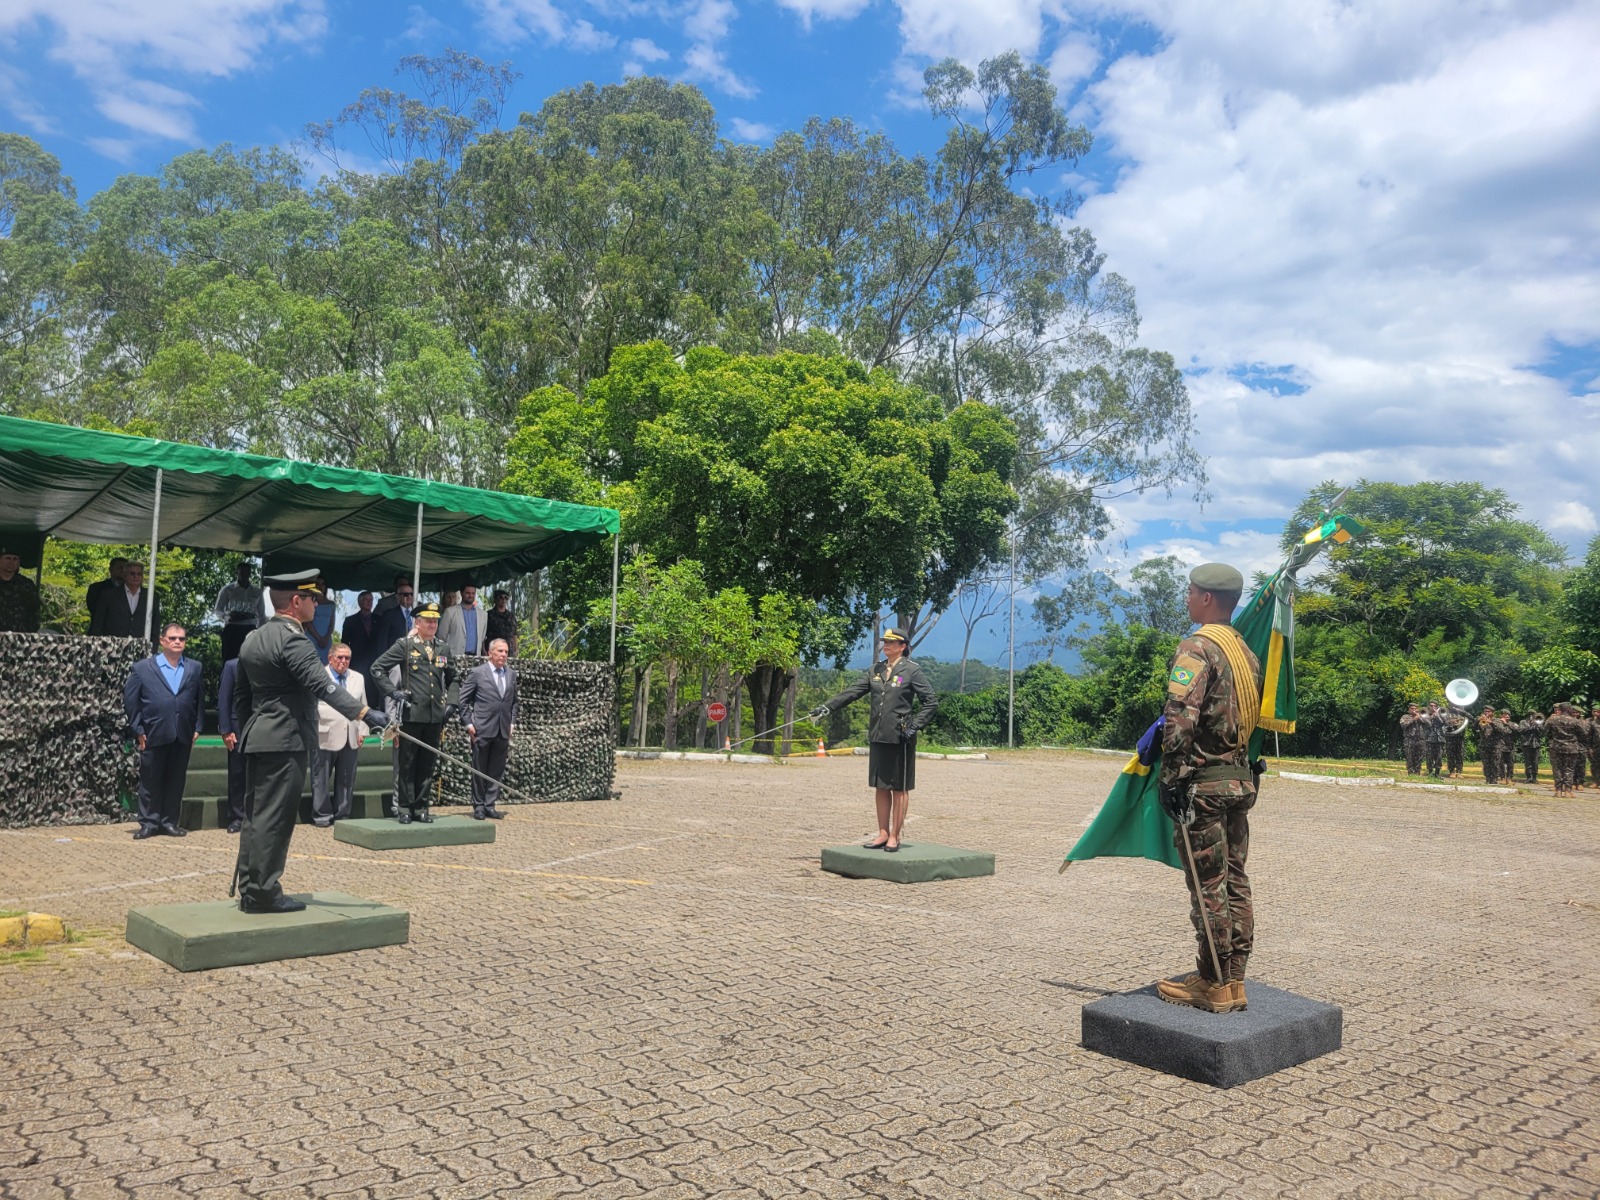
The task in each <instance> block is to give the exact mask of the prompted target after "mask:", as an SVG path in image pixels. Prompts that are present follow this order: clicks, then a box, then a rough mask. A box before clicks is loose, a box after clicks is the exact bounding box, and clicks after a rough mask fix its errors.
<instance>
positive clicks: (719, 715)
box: [706, 700, 728, 724]
mask: <svg viewBox="0 0 1600 1200" xmlns="http://www.w3.org/2000/svg"><path fill="white" fill-rule="evenodd" d="M727 719H728V706H727V705H726V704H723V703H722V702H721V701H718V700H713V701H712V702H711V703H710V704H708V705H706V720H708V721H712V722H715V723H718V724H720V723H721V722H723V721H725V720H727Z"/></svg>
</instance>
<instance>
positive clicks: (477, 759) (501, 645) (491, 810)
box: [460, 638, 517, 821]
mask: <svg viewBox="0 0 1600 1200" xmlns="http://www.w3.org/2000/svg"><path fill="white" fill-rule="evenodd" d="M509 649H510V648H509V647H508V646H507V645H506V643H505V641H504V640H503V639H501V638H496V639H495V640H494V641H492V642H490V643H489V661H488V662H486V663H482V664H480V665H479V666H476V667H473V668H472V670H470V671H468V672H467V677H466V679H465V680H463V681H462V684H461V693H460V702H461V723H462V724H463V725H465V726H466V727H467V737H469V738H471V739H472V765H473V766H474V767H476V768H477V769H478V770H480V771H482V772H483V774H484V775H488V776H490V778H492V779H493V780H494V782H493V783H491V782H489V780H488V779H484V778H482V777H481V776H478V775H474V776H473V777H472V815H473V816H474V817H475V818H477V819H478V820H480V821H481V820H483V819H484V818H485V817H490V818H492V819H494V820H496V821H498V820H500V818H501V817H503V816H505V813H503V812H501V811H500V810H499V809H497V808H496V807H495V803H496V802H497V801H498V800H499V799H500V780H501V778H502V777H504V775H505V773H506V758H507V757H508V756H509V755H510V753H511V734H512V731H513V729H514V728H515V726H516V723H517V673H516V672H515V671H513V670H512V669H511V668H510V667H508V666H506V657H507V655H508V653H509Z"/></svg>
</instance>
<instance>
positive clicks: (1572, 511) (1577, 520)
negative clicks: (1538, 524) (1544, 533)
mask: <svg viewBox="0 0 1600 1200" xmlns="http://www.w3.org/2000/svg"><path fill="white" fill-rule="evenodd" d="M1542 524H1543V525H1544V527H1545V528H1546V529H1549V530H1551V531H1553V532H1557V533H1576V534H1584V535H1587V534H1592V533H1594V532H1596V531H1597V530H1600V522H1597V521H1596V520H1595V516H1594V509H1592V508H1590V507H1589V506H1588V505H1587V504H1583V503H1580V502H1579V501H1577V500H1568V501H1565V502H1564V503H1562V504H1558V505H1556V507H1555V509H1554V511H1552V512H1551V513H1550V515H1549V516H1547V517H1545V519H1544V521H1543V522H1542Z"/></svg>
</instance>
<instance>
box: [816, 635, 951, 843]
mask: <svg viewBox="0 0 1600 1200" xmlns="http://www.w3.org/2000/svg"><path fill="white" fill-rule="evenodd" d="M868 692H871V693H872V713H871V715H870V716H869V717H868V720H867V738H868V739H869V741H870V744H871V751H870V757H869V758H868V759H867V785H868V786H869V787H872V788H874V789H876V791H875V793H874V796H873V799H874V800H875V801H876V803H877V806H878V833H877V836H876V837H874V838H873V839H872V841H870V842H868V843H867V849H868V850H887V851H888V852H889V853H890V854H893V853H894V852H895V851H896V850H898V849H900V827H901V826H902V825H904V824H905V820H906V809H907V808H908V807H909V806H910V804H911V790H912V789H913V788H914V787H916V786H917V730H919V729H921V728H923V727H924V726H925V725H927V723H928V722H929V721H931V720H933V714H934V711H935V710H936V709H937V708H938V707H939V698H938V696H936V695H934V691H933V685H932V684H931V683H929V682H928V677H927V676H926V675H925V674H923V671H922V668H921V667H919V666H917V664H916V663H915V662H913V661H912V660H911V659H909V658H907V657H906V635H905V634H903V633H901V632H900V631H899V630H898V629H887V630H885V631H884V634H883V659H882V660H881V661H879V662H878V663H877V664H876V665H875V666H873V668H872V669H871V670H870V671H868V672H867V675H866V678H865V679H861V680H858V681H857V682H856V683H853V684H851V685H850V686H849V687H847V688H845V690H844V691H842V692H840V693H839V694H838V695H837V696H834V697H832V698H831V699H829V700H828V701H827V702H826V703H825V704H820V705H818V706H817V707H816V708H815V709H813V710H812V712H811V716H812V717H813V718H817V717H825V716H827V715H828V714H829V713H831V712H836V711H837V710H839V709H841V708H843V707H844V706H845V705H846V704H849V703H850V702H851V701H853V700H859V699H860V698H861V697H862V696H865V695H866V694H867V693H868ZM913 696H915V697H917V698H918V700H920V701H921V703H920V705H919V706H918V708H917V710H916V712H915V713H913V712H912V709H911V699H912V697H913Z"/></svg>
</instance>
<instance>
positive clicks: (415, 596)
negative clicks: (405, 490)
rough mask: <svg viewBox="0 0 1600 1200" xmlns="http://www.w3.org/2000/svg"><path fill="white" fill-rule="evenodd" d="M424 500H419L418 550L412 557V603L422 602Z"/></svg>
mask: <svg viewBox="0 0 1600 1200" xmlns="http://www.w3.org/2000/svg"><path fill="white" fill-rule="evenodd" d="M422 507H423V506H422V501H420V500H419V501H417V552H416V553H415V554H414V555H412V558H411V591H412V596H411V603H413V604H420V603H421V600H422V597H421V595H420V593H421V591H422Z"/></svg>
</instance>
